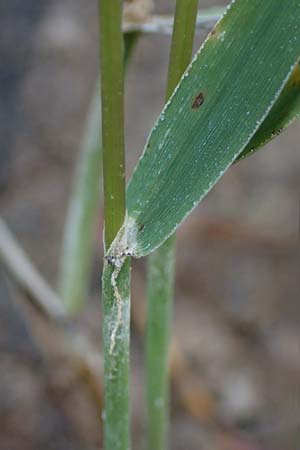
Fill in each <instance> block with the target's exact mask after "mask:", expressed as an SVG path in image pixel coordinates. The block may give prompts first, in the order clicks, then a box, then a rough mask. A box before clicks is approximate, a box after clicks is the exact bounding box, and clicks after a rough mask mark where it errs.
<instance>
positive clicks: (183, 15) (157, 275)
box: [146, 0, 198, 450]
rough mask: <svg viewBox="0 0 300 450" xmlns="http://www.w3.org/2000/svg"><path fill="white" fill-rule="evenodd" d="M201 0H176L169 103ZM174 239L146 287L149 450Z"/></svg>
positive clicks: (164, 439) (154, 441)
mask: <svg viewBox="0 0 300 450" xmlns="http://www.w3.org/2000/svg"><path fill="white" fill-rule="evenodd" d="M197 6H198V0H177V2H176V12H175V20H174V29H173V37H172V46H171V54H170V62H169V72H168V83H167V95H166V99H168V98H169V97H170V95H171V94H172V92H173V90H174V88H175V87H176V85H177V83H178V82H179V80H180V78H181V76H182V74H183V72H184V71H185V69H186V67H187V65H188V64H189V62H190V59H191V55H192V49H193V41H194V32H195V24H196V18H197ZM174 266H175V236H172V237H171V238H169V239H168V240H167V241H166V242H165V243H164V244H163V245H162V246H161V247H160V248H159V249H158V250H156V251H155V252H154V253H153V254H152V255H151V256H150V258H149V269H148V284H147V286H148V287H147V294H148V302H147V336H146V403H147V421H148V427H147V431H148V434H147V446H148V450H153V449H155V450H165V449H167V447H168V428H169V343H170V328H171V317H172V297H173V289H174Z"/></svg>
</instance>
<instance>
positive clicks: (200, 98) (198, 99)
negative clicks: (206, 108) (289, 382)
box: [192, 92, 204, 109]
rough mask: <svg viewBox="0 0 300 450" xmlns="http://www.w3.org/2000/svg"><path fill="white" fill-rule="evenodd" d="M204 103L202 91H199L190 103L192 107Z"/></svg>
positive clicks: (196, 107)
mask: <svg viewBox="0 0 300 450" xmlns="http://www.w3.org/2000/svg"><path fill="white" fill-rule="evenodd" d="M203 103H204V95H203V92H200V93H199V94H198V95H197V97H196V98H195V99H194V101H193V103H192V109H198V108H200V106H201V105H203Z"/></svg>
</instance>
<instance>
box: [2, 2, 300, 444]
mask: <svg viewBox="0 0 300 450" xmlns="http://www.w3.org/2000/svg"><path fill="white" fill-rule="evenodd" d="M200 3H201V7H205V6H209V5H215V4H218V5H222V4H223V5H225V4H226V3H227V2H226V1H223V2H222V1H221V0H220V1H219V2H213V1H204V0H203V1H201V2H200ZM173 7H174V2H173V1H167V0H156V1H155V12H157V13H172V11H173ZM97 14H98V13H97V2H96V1H92V0H89V1H86V0H41V1H39V2H36V1H35V0H26V1H22V0H4V1H2V2H1V6H0V61H1V62H0V80H1V83H0V97H1V102H0V119H1V120H0V137H1V141H0V142H1V147H0V209H1V216H2V218H4V219H5V221H6V223H7V224H8V225H9V227H10V229H11V230H12V231H13V232H14V234H15V235H16V236H17V238H18V240H19V242H20V243H21V244H22V246H23V248H24V249H25V250H26V252H28V254H29V255H30V257H31V259H32V261H33V262H34V263H35V265H36V266H37V267H38V269H39V270H40V271H41V273H43V275H44V276H45V278H46V279H47V280H48V281H49V283H50V284H51V285H52V286H53V287H54V288H56V287H57V279H58V268H59V264H58V262H59V257H60V251H61V240H62V234H63V226H64V220H65V213H66V209H67V205H68V199H69V196H70V193H71V190H72V180H73V178H74V170H75V166H76V158H77V155H78V152H79V147H80V139H81V136H82V133H83V130H84V123H85V117H86V113H87V111H88V106H89V103H90V100H91V97H92V95H93V91H94V87H95V83H96V79H97V72H98V31H97ZM204 37H205V33H200V34H199V35H198V36H197V39H196V41H197V42H196V45H195V48H197V47H198V46H199V44H200V42H201V41H202V40H203V38H204ZM169 44H170V39H169V38H168V37H165V36H156V37H155V36H152V35H151V36H144V37H142V38H141V39H140V41H139V43H138V47H137V49H136V52H135V56H134V59H133V61H132V64H131V66H130V69H129V74H128V78H127V82H126V87H127V95H126V135H127V174H128V176H129V175H130V173H131V172H132V169H133V167H134V165H135V163H136V161H137V158H138V155H139V154H140V153H141V150H142V148H143V145H144V143H145V140H146V138H147V135H148V133H149V130H150V129H151V126H152V124H153V122H154V120H155V119H156V117H157V115H158V113H159V111H160V110H161V108H162V106H163V99H164V91H165V84H166V73H167V63H168V51H169ZM299 137H300V125H299V122H297V123H295V124H293V125H292V126H291V127H290V128H289V129H288V130H287V131H285V132H284V133H283V134H282V136H280V137H279V138H278V139H276V140H275V141H274V142H272V143H271V144H269V145H267V146H266V148H265V149H264V150H263V151H260V152H258V153H257V154H255V155H253V156H252V157H251V158H249V159H247V160H245V161H243V162H241V163H239V164H237V165H235V166H234V167H233V168H232V169H231V170H230V171H229V172H228V173H227V174H226V175H225V176H224V177H223V178H222V180H221V181H220V182H219V183H218V185H217V186H216V187H215V189H214V190H213V192H211V193H210V194H209V195H208V196H207V198H206V199H205V200H204V201H203V203H202V204H201V206H200V207H198V208H197V209H196V210H195V211H194V212H193V214H192V215H191V216H190V218H189V219H188V220H187V221H186V222H185V223H184V225H183V226H182V227H181V228H180V230H179V233H178V244H177V252H178V259H177V277H176V294H175V306H174V323H173V333H174V336H176V339H177V342H178V346H179V348H180V352H182V354H183V355H184V358H185V360H186V363H187V365H188V371H184V372H183V373H180V372H179V373H178V374H177V382H175V383H173V386H172V402H171V412H172V426H171V430H170V448H171V449H172V450H247V449H248V450H251V449H252V450H296V449H298V448H299V445H300V433H299V432H298V428H299V427H300V419H299V417H300V327H299V325H300V302H299V288H300V281H299V280H300V277H299V234H298V233H299V179H300V152H299ZM101 224H102V212H101V214H100V217H99V218H98V223H97V224H95V254H94V264H93V273H92V276H91V284H90V293H89V299H88V304H87V307H86V309H85V311H84V312H82V314H81V315H80V317H79V318H78V319H76V321H75V326H76V327H78V329H79V330H81V332H83V333H84V334H85V335H86V336H87V337H88V339H90V340H91V341H92V342H93V343H94V345H95V346H96V347H97V348H99V352H100V351H101V326H100V322H101V304H100V270H101V265H102V246H101V226H102V225H101ZM144 284H145V262H144V261H138V262H137V263H135V264H134V271H133V296H134V299H133V302H134V306H133V309H134V315H135V317H136V319H135V322H139V319H140V321H143V318H142V315H143V313H142V310H143V307H144V304H145V294H144ZM20 305H22V294H21V293H20V292H19V291H18V289H17V288H16V287H15V285H14V282H13V281H12V280H11V278H10V277H9V276H8V274H7V273H6V272H5V270H4V269H3V268H2V266H1V265H0V356H1V357H0V374H1V375H0V380H1V381H0V449H1V450H39V449H43V450H68V449H72V450H77V449H78V450H79V449H80V450H96V449H99V448H101V441H102V436H101V424H100V420H101V414H100V411H97V410H96V409H95V405H94V402H93V398H91V396H90V395H89V394H88V393H87V390H86V389H85V388H84V386H82V383H80V382H79V381H78V382H77V380H76V378H74V377H73V378H72V374H70V370H68V368H66V367H65V366H64V365H60V364H59V363H58V362H57V361H55V362H54V361H53V360H52V358H51V357H47V356H46V357H45V354H44V352H43V351H42V350H41V346H40V345H39V342H36V340H35V339H34V338H33V337H32V333H31V325H29V323H30V322H28V320H27V319H28V315H27V314H25V313H24V310H23V309H22V307H21V306H20ZM49 339H51V334H50V337H49ZM53 339H54V338H53ZM143 358H144V352H143V338H142V336H141V333H140V332H139V331H138V327H137V326H136V324H134V323H133V327H132V397H133V407H132V409H133V418H132V428H133V446H134V448H136V449H137V448H144V436H145V425H144V424H145V413H144V400H143V376H144V374H143ZM180 377H181V379H180ZM178 379H180V380H179V381H178ZM212 405H213V406H212ZM153 450H155V449H153Z"/></svg>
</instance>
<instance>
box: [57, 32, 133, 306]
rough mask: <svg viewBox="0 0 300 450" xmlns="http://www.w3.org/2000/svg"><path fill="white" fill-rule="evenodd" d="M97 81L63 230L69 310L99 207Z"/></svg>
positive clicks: (83, 293) (80, 293)
mask: <svg viewBox="0 0 300 450" xmlns="http://www.w3.org/2000/svg"><path fill="white" fill-rule="evenodd" d="M138 37H139V33H137V32H131V33H126V34H125V35H124V68H125V70H126V68H127V67H128V63H129V61H130V57H131V55H132V51H133V49H134V47H135V44H136V42H137V39H138ZM100 105H101V97H100V83H99V82H98V83H97V88H96V92H95V94H94V96H93V99H92V101H91V106H90V110H89V112H88V116H87V121H86V126H85V130H84V136H83V140H82V145H81V149H80V153H79V160H78V165H77V171H76V176H75V184H74V190H73V192H72V197H71V201H70V205H69V210H68V214H67V220H66V224H65V230H64V238H63V249H62V256H61V270H60V293H61V298H62V299H63V302H64V305H65V306H66V308H67V310H68V312H69V313H70V314H74V313H78V312H79V311H80V310H81V308H82V306H83V305H84V303H85V300H86V298H87V292H88V284H89V278H90V273H91V264H92V259H93V258H92V254H93V240H94V238H95V222H96V220H95V219H96V217H97V216H98V213H99V211H100V181H101V172H102V164H101V161H102V137H101V133H100V130H99V123H100V122H101V107H100Z"/></svg>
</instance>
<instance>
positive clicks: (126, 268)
mask: <svg viewBox="0 0 300 450" xmlns="http://www.w3.org/2000/svg"><path fill="white" fill-rule="evenodd" d="M122 3H123V2H122V1H121V0H99V6H100V8H99V10H100V38H101V39H100V50H101V97H102V142H103V178H104V216H105V236H104V242H105V249H106V250H107V249H108V248H109V246H110V245H111V243H112V241H113V239H114V237H115V235H116V233H117V232H118V230H119V228H120V227H121V225H122V223H123V220H124V216H125V167H124V166H125V163H124V161H125V158H124V105H123V103H124V87H123V83H124V76H123V71H124V68H123V35H122V28H121V27H122ZM117 275H118V276H117ZM102 283H103V285H102V304H103V347H104V349H103V353H104V390H105V393H104V402H105V409H104V412H103V424H104V448H105V450H128V449H129V448H130V434H129V388H128V383H129V317H130V261H129V260H127V261H126V262H125V264H123V267H122V269H121V271H120V273H119V271H118V273H117V272H116V267H114V266H112V265H111V264H109V263H108V262H107V261H105V262H104V269H103V277H102Z"/></svg>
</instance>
